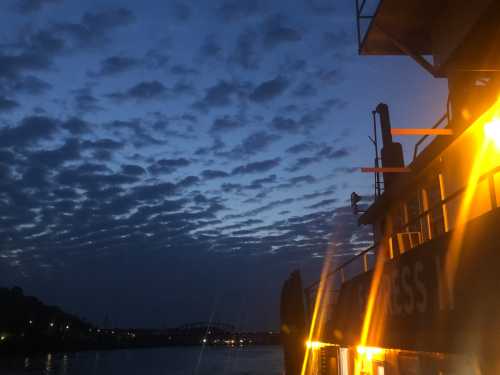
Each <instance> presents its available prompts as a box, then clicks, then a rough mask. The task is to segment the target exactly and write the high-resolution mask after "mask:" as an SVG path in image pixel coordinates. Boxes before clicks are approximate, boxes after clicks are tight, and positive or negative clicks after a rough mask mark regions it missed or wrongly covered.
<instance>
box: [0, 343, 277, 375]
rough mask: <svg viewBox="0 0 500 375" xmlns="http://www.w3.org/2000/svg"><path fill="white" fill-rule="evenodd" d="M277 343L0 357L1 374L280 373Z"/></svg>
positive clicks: (275, 374)
mask: <svg viewBox="0 0 500 375" xmlns="http://www.w3.org/2000/svg"><path fill="white" fill-rule="evenodd" d="M282 361H283V357H282V351H281V347H279V346H270V347H249V348H232V349H227V348H212V347H206V348H205V349H204V350H203V351H201V347H187V348H161V349H138V350H117V351H102V352H83V353H74V354H66V355H62V354H61V355H59V354H53V355H45V356H41V357H33V358H26V359H24V360H22V359H19V360H12V361H0V374H2V375H4V374H5V375H27V374H31V375H37V374H44V375H115V374H116V375H281V374H282Z"/></svg>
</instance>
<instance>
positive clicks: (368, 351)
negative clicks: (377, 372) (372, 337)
mask: <svg viewBox="0 0 500 375" xmlns="http://www.w3.org/2000/svg"><path fill="white" fill-rule="evenodd" d="M356 351H357V353H358V357H357V358H356V361H355V366H354V374H355V375H361V374H363V375H365V374H366V375H374V374H373V360H374V359H376V360H383V358H381V356H382V355H383V354H384V349H382V348H375V347H372V346H363V345H359V346H358V347H357V348H356Z"/></svg>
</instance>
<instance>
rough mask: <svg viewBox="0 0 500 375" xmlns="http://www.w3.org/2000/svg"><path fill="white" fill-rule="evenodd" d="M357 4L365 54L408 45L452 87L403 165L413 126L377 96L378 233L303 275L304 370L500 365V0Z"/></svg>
mask: <svg viewBox="0 0 500 375" xmlns="http://www.w3.org/2000/svg"><path fill="white" fill-rule="evenodd" d="M356 9H357V20H358V34H359V51H360V54H362V55H408V56H410V57H411V58H413V59H414V60H415V61H416V62H417V63H418V64H419V65H420V66H421V67H422V68H423V69H425V70H426V71H428V72H429V74H432V75H433V76H435V77H441V78H446V79H447V80H448V83H449V100H448V105H447V108H445V109H444V115H443V116H442V117H441V118H440V119H438V121H437V122H436V123H435V124H422V129H413V133H419V134H424V136H423V137H422V139H420V140H419V141H418V142H417V144H416V146H415V150H414V153H413V159H412V160H410V161H409V162H408V163H407V164H406V165H405V163H404V161H403V152H402V149H401V146H400V145H399V143H397V142H395V141H394V139H393V136H394V137H396V135H395V134H404V132H399V133H398V132H397V131H395V129H394V128H392V127H391V123H390V117H389V108H388V106H387V105H386V104H379V105H378V106H376V108H375V110H374V112H373V114H374V119H375V120H377V121H376V125H377V128H378V127H379V126H380V132H381V135H382V137H381V138H382V145H381V151H380V155H379V153H378V148H377V156H376V165H375V167H374V168H373V170H372V171H373V173H374V174H375V178H374V182H375V190H374V196H375V199H374V202H373V203H372V204H371V205H370V206H369V207H368V208H367V209H366V210H365V211H364V212H363V213H362V214H361V216H360V217H359V223H360V225H369V226H371V227H372V228H373V236H374V246H373V247H371V248H369V249H367V250H365V251H363V252H362V253H360V254H358V255H357V256H356V257H354V258H353V259H351V260H349V261H348V262H346V263H344V264H341V265H338V266H337V267H334V268H333V270H330V271H329V272H328V273H327V274H324V275H322V278H321V280H319V281H318V282H317V283H315V284H313V285H311V286H310V287H308V288H306V301H308V312H309V314H308V315H309V322H308V323H309V324H310V326H311V332H310V335H309V337H308V338H305V339H304V340H305V341H307V342H305V343H304V345H306V352H305V356H304V364H303V366H302V369H301V373H302V374H325V375H326V374H330V375H333V374H341V375H350V374H366V375H368V374H370V375H371V374H373V375H375V374H376V375H382V374H391V375H392V374H394V375H399V374H401V375H402V374H426V375H427V374H429V375H433V374H436V375H438V374H500V210H498V208H499V207H500V101H499V95H500V79H499V78H500V77H499V72H500V43H499V42H500V1H498V0H474V1H471V0H379V1H370V0H356ZM422 110H425V109H422ZM376 130H378V129H376ZM409 133H411V131H410V132H409ZM379 162H380V165H378V163H379ZM382 176H383V177H382ZM353 199H354V202H353V203H354V204H356V202H357V200H359V197H358V196H357V195H353ZM325 300H327V302H325ZM320 326H321V328H319V327H320ZM288 375H294V374H288Z"/></svg>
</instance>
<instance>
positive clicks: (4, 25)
mask: <svg viewBox="0 0 500 375" xmlns="http://www.w3.org/2000/svg"><path fill="white" fill-rule="evenodd" d="M0 7H1V8H0V12H1V13H0V14H1V20H2V22H0V43H1V46H2V48H1V51H0V176H1V179H0V225H1V226H0V275H1V276H0V284H1V285H4V286H12V285H14V284H16V285H20V286H22V287H23V288H25V290H26V293H28V294H34V295H37V296H39V297H40V298H42V299H43V300H45V301H47V302H49V303H53V304H59V305H61V306H62V307H63V308H66V309H68V310H69V311H72V312H75V313H77V314H80V315H81V316H84V317H86V318H88V319H90V320H92V321H94V322H97V323H100V322H102V320H103V318H104V315H105V314H106V313H107V314H109V316H110V318H111V320H112V321H113V322H114V323H115V324H116V325H122V326H126V325H134V326H164V325H165V326H174V325H178V324H181V323H185V322H190V321H197V320H208V319H210V318H213V319H216V320H222V321H226V322H229V323H233V324H236V325H238V326H240V327H243V328H251V329H254V328H255V329H257V328H262V329H268V328H277V326H278V301H279V292H280V288H281V284H282V282H283V280H284V279H285V278H286V276H287V274H288V273H289V272H290V271H291V270H292V269H294V268H300V269H301V270H303V272H304V275H305V279H306V281H312V280H313V279H314V278H315V277H317V276H319V270H320V267H321V262H322V256H323V254H324V252H325V249H326V248H327V247H328V246H329V244H331V245H332V246H335V249H336V250H335V251H336V254H337V256H338V259H339V261H341V260H345V259H346V258H345V257H346V256H350V254H352V253H353V252H355V251H356V250H359V249H362V248H364V247H366V246H367V245H368V244H369V243H370V236H369V235H368V234H367V232H366V231H360V230H359V229H358V227H357V225H356V218H355V217H354V216H353V215H352V214H351V212H350V209H349V208H348V207H347V206H348V202H347V199H348V197H349V195H350V193H351V191H354V190H355V191H357V192H358V193H360V194H362V195H370V194H371V192H372V188H371V185H370V184H371V178H370V177H369V176H366V175H362V174H360V173H358V172H356V171H355V168H356V167H360V166H363V165H369V164H370V163H371V161H372V160H373V155H372V148H371V144H370V142H369V140H368V138H367V137H368V135H370V132H371V123H370V111H371V110H372V109H373V108H374V107H375V106H376V104H377V103H378V102H380V101H385V102H387V103H388V104H390V105H391V107H392V114H393V123H394V124H396V125H397V126H400V127H405V126H408V127H419V126H420V127H421V126H429V125H430V124H431V123H433V121H434V120H435V119H436V118H437V117H439V115H440V114H441V113H442V112H443V111H444V109H443V108H444V102H445V98H446V85H445V82H444V81H438V80H434V79H432V78H431V77H430V76H429V75H427V74H426V73H425V72H423V71H421V70H420V68H419V67H418V66H417V65H416V64H414V63H413V62H412V61H410V59H409V58H404V57H390V58H388V57H384V58H381V57H359V56H357V50H356V49H357V42H356V40H355V19H354V1H353V0H337V1H333V0H331V1H330V0H288V1H278V0H275V1H264V0H262V1H260V0H210V1H204V0H191V1H188V0H184V1H180V0H179V1H173V0H172V1H171V0H168V1H165V0H142V1H132V0H129V1H125V0H115V1H107V0H93V1H90V0H86V1H76V0H74V1H72V0H10V1H2V4H1V5H0ZM410 145H411V142H407V144H406V146H408V147H407V150H406V151H407V159H408V155H409V154H410V147H409V146H410Z"/></svg>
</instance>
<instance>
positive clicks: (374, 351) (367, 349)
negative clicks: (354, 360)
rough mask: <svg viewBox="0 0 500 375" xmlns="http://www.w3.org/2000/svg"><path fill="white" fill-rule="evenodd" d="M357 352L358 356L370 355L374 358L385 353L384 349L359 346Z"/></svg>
mask: <svg viewBox="0 0 500 375" xmlns="http://www.w3.org/2000/svg"><path fill="white" fill-rule="evenodd" d="M356 350H357V352H358V354H361V355H363V354H366V355H369V354H370V355H372V356H373V355H378V354H382V353H383V351H384V349H382V348H374V347H372V346H362V345H360V346H358V347H357V348H356Z"/></svg>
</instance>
